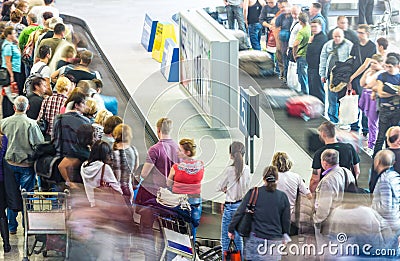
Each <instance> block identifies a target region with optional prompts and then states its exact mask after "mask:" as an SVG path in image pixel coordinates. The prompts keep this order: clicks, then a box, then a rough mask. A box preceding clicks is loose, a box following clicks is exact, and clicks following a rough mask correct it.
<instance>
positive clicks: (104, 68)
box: [62, 15, 158, 162]
mask: <svg viewBox="0 0 400 261" xmlns="http://www.w3.org/2000/svg"><path fill="white" fill-rule="evenodd" d="M62 18H63V20H64V23H65V24H71V25H72V26H73V29H74V33H77V34H79V35H80V36H82V37H83V38H84V40H86V41H87V43H88V45H89V48H88V49H89V50H91V51H92V52H93V53H94V58H93V61H92V64H91V65H90V67H91V68H92V69H93V70H96V71H99V72H100V75H101V77H102V81H103V84H104V88H103V92H102V93H103V94H104V95H110V96H115V97H117V99H118V115H119V116H121V117H122V118H123V119H124V122H125V123H126V124H128V125H129V126H131V127H132V128H133V141H132V144H134V145H135V147H136V148H137V150H138V151H139V157H140V162H143V161H144V159H145V157H146V152H147V149H148V148H149V147H150V146H152V145H154V144H155V143H156V142H157V141H158V138H157V136H156V134H155V132H154V130H153V128H152V126H151V125H150V124H149V123H148V122H147V119H146V118H145V117H144V116H143V113H142V112H141V110H140V108H139V107H138V106H137V104H136V103H135V101H134V100H133V99H132V98H131V96H130V94H129V92H128V90H127V89H126V87H125V86H124V84H123V83H122V81H121V79H120V78H119V76H118V74H117V72H116V71H115V70H114V69H113V67H112V66H111V64H110V62H109V61H108V59H107V57H106V56H105V55H104V53H103V52H102V50H101V48H100V47H99V45H98V44H97V42H96V40H95V39H94V36H93V35H92V33H91V31H90V28H89V27H88V26H87V24H86V22H85V21H83V20H81V19H79V18H76V17H73V16H68V15H62Z"/></svg>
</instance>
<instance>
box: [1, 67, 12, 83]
mask: <svg viewBox="0 0 400 261" xmlns="http://www.w3.org/2000/svg"><path fill="white" fill-rule="evenodd" d="M9 84H10V75H9V74H8V71H7V69H6V68H3V67H1V68H0V85H2V86H4V85H9Z"/></svg>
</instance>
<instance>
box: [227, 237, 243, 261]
mask: <svg viewBox="0 0 400 261" xmlns="http://www.w3.org/2000/svg"><path fill="white" fill-rule="evenodd" d="M241 260H242V254H241V253H240V250H238V249H237V247H236V244H235V241H234V240H233V239H231V241H230V242H229V247H228V250H226V251H224V261H241Z"/></svg>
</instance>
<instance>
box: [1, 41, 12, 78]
mask: <svg viewBox="0 0 400 261" xmlns="http://www.w3.org/2000/svg"><path fill="white" fill-rule="evenodd" d="M7 45H10V44H6V45H4V46H3V47H5V46H7ZM3 47H1V48H0V53H1V50H2V48H3ZM0 65H1V62H0ZM9 84H10V74H9V73H8V70H7V68H4V67H0V85H1V86H5V85H9Z"/></svg>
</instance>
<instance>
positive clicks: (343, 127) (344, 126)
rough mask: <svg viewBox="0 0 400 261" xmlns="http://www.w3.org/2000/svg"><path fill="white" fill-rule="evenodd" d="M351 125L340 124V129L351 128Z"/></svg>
mask: <svg viewBox="0 0 400 261" xmlns="http://www.w3.org/2000/svg"><path fill="white" fill-rule="evenodd" d="M350 128H351V127H350V125H349V124H347V125H340V126H339V129H341V130H350Z"/></svg>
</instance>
